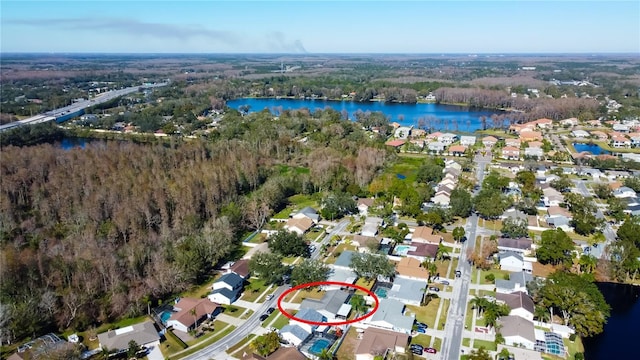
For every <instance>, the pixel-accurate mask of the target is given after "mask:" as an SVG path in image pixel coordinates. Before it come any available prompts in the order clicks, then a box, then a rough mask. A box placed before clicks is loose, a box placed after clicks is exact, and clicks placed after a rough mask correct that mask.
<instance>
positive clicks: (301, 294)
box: [284, 289, 325, 303]
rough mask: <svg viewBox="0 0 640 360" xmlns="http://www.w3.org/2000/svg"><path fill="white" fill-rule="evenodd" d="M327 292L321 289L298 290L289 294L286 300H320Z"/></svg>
mask: <svg viewBox="0 0 640 360" xmlns="http://www.w3.org/2000/svg"><path fill="white" fill-rule="evenodd" d="M324 294H325V292H324V291H321V290H320V289H312V290H298V291H296V292H294V293H292V294H289V295H287V296H286V297H285V298H284V301H285V302H294V303H301V302H302V300H304V299H317V300H320V299H322V297H323V296H324Z"/></svg>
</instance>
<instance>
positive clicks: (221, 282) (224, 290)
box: [208, 273, 244, 305]
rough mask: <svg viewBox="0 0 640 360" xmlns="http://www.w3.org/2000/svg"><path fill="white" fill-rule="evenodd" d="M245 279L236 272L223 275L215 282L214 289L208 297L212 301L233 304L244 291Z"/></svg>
mask: <svg viewBox="0 0 640 360" xmlns="http://www.w3.org/2000/svg"><path fill="white" fill-rule="evenodd" d="M243 286H244V279H243V278H242V277H241V276H239V275H238V274H236V273H228V274H224V275H222V276H221V277H220V278H219V279H218V280H216V281H215V282H214V283H213V291H212V292H211V293H210V294H209V296H208V298H209V300H211V302H214V303H218V304H225V305H231V304H232V303H233V302H234V301H236V299H238V295H240V292H242V287H243Z"/></svg>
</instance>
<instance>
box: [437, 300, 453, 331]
mask: <svg viewBox="0 0 640 360" xmlns="http://www.w3.org/2000/svg"><path fill="white" fill-rule="evenodd" d="M450 302H451V301H450V300H449V299H444V303H442V311H441V312H440V321H439V322H438V328H439V329H440V330H442V329H444V326H445V324H446V322H447V316H448V315H449V303H450Z"/></svg>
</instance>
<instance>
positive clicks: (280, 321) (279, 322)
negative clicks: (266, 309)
mask: <svg viewBox="0 0 640 360" xmlns="http://www.w3.org/2000/svg"><path fill="white" fill-rule="evenodd" d="M274 312H275V311H274ZM288 323H289V318H288V317H286V316H284V315H282V314H280V313H279V312H278V318H277V319H276V321H274V322H273V324H271V326H272V327H274V328H276V329H278V330H280V329H282V328H283V327H284V326H285V325H287V324H288Z"/></svg>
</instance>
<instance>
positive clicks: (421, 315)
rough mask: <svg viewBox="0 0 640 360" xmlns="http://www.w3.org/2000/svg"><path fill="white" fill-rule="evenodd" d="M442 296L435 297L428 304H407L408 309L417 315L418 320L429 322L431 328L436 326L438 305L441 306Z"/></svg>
mask: <svg viewBox="0 0 640 360" xmlns="http://www.w3.org/2000/svg"><path fill="white" fill-rule="evenodd" d="M440 301H441V299H440V298H435V299H433V300H431V301H430V302H429V304H427V306H414V305H407V306H406V307H407V310H409V311H411V312H412V313H414V314H415V315H416V320H417V321H420V322H423V323H425V324H427V325H428V326H429V327H430V328H433V327H434V326H435V322H436V315H437V313H438V307H439V306H440Z"/></svg>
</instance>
